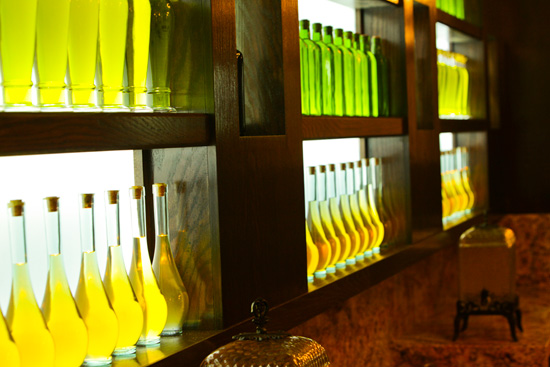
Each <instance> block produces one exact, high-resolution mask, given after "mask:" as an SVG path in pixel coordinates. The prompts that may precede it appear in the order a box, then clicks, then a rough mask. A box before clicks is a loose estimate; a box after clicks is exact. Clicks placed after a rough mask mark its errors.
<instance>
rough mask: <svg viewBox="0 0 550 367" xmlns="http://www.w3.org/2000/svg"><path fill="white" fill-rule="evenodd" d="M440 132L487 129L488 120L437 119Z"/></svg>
mask: <svg viewBox="0 0 550 367" xmlns="http://www.w3.org/2000/svg"><path fill="white" fill-rule="evenodd" d="M439 126H440V129H441V132H467V131H487V130H489V122H488V121H487V120H482V119H472V120H448V119H439Z"/></svg>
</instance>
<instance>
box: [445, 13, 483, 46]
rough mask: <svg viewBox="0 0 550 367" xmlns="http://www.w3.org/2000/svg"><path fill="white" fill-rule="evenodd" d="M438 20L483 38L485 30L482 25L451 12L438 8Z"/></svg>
mask: <svg viewBox="0 0 550 367" xmlns="http://www.w3.org/2000/svg"><path fill="white" fill-rule="evenodd" d="M436 21H437V22H440V23H443V24H445V25H447V26H449V27H451V28H453V29H456V30H457V31H460V32H462V33H465V34H467V35H469V36H472V37H474V38H477V39H479V40H481V39H483V32H482V30H481V28H480V27H478V26H476V25H474V24H472V23H469V22H467V21H465V20H461V19H458V18H457V17H455V16H452V15H451V14H448V13H445V12H444V11H443V10H440V9H437V17H436Z"/></svg>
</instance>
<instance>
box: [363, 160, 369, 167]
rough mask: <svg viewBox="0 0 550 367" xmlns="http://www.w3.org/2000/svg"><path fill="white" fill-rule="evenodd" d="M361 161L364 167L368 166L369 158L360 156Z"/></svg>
mask: <svg viewBox="0 0 550 367" xmlns="http://www.w3.org/2000/svg"><path fill="white" fill-rule="evenodd" d="M361 162H362V163H363V164H364V165H365V167H368V166H369V159H368V158H361Z"/></svg>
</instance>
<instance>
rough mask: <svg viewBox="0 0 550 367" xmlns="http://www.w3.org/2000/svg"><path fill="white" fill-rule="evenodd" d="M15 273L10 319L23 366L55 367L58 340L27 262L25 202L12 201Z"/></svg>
mask: <svg viewBox="0 0 550 367" xmlns="http://www.w3.org/2000/svg"><path fill="white" fill-rule="evenodd" d="M8 211H9V213H8V221H9V223H8V226H9V233H10V244H11V258H12V264H13V267H12V269H13V276H12V285H11V295H10V303H9V306H8V316H7V322H8V327H9V329H10V331H11V336H12V337H13V340H14V341H15V345H17V349H18V350H19V357H20V361H21V367H37V366H40V367H53V365H54V358H55V353H54V352H55V347H54V341H53V338H52V336H51V334H50V331H49V330H48V326H47V325H46V321H45V320H44V316H43V315H42V312H41V311H40V308H38V304H37V303H36V299H35V298H34V291H33V288H32V284H31V277H30V274H29V267H28V264H27V244H26V240H25V216H24V203H23V202H22V201H21V200H12V201H10V203H9V204H8Z"/></svg>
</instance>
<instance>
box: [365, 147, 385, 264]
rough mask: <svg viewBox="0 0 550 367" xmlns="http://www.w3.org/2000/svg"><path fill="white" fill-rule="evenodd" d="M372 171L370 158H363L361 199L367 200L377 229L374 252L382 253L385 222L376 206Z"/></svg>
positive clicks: (373, 245)
mask: <svg viewBox="0 0 550 367" xmlns="http://www.w3.org/2000/svg"><path fill="white" fill-rule="evenodd" d="M370 176H371V172H370V170H369V160H368V159H367V158H362V159H361V185H362V189H361V191H362V192H361V194H360V198H361V199H360V200H361V201H363V202H366V204H367V210H368V213H369V216H370V218H371V221H372V224H373V226H374V227H375V229H376V238H375V240H374V241H373V243H372V245H371V249H372V253H373V254H378V253H380V245H381V244H382V242H383V241H384V234H385V232H384V224H383V223H382V221H381V220H380V216H379V214H378V209H377V207H376V194H375V191H374V188H373V185H372V183H371V179H370Z"/></svg>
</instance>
